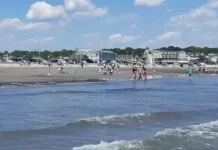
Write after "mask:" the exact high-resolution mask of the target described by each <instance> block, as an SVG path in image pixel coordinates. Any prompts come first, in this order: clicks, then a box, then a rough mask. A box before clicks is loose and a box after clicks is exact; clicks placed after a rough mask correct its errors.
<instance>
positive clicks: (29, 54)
mask: <svg viewBox="0 0 218 150" xmlns="http://www.w3.org/2000/svg"><path fill="white" fill-rule="evenodd" d="M147 48H148V47H147ZM147 48H131V47H126V48H124V49H121V48H111V49H102V50H103V51H112V52H114V53H117V54H118V55H132V56H138V57H141V56H143V54H144V51H145V49H147ZM158 50H161V51H185V52H191V53H204V54H206V55H207V54H209V53H218V48H209V47H203V48H202V47H195V46H190V47H186V48H180V47H174V46H169V47H162V48H159V49H158ZM77 51H79V50H69V49H62V50H59V51H49V50H44V51H22V50H14V51H13V52H8V51H4V52H0V57H1V58H2V57H3V56H4V55H7V54H8V55H10V56H12V57H19V58H23V59H30V58H33V57H41V58H43V59H47V58H48V57H49V58H59V57H69V56H71V55H73V54H75V53H76V52H77Z"/></svg>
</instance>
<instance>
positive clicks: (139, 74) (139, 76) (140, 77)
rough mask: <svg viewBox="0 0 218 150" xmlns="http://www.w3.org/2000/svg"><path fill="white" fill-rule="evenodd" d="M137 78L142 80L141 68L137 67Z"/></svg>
mask: <svg viewBox="0 0 218 150" xmlns="http://www.w3.org/2000/svg"><path fill="white" fill-rule="evenodd" d="M138 80H142V68H141V67H139V69H138Z"/></svg>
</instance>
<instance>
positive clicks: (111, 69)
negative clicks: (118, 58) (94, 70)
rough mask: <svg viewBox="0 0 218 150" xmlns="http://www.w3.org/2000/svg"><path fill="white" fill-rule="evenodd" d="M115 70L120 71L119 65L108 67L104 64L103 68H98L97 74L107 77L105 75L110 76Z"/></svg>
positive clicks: (113, 64)
mask: <svg viewBox="0 0 218 150" xmlns="http://www.w3.org/2000/svg"><path fill="white" fill-rule="evenodd" d="M115 69H117V72H119V70H120V65H119V63H117V64H115V63H112V64H109V65H108V66H106V64H104V65H103V67H101V68H100V70H99V72H100V74H101V75H107V73H109V74H110V75H112V74H113V73H114V71H115Z"/></svg>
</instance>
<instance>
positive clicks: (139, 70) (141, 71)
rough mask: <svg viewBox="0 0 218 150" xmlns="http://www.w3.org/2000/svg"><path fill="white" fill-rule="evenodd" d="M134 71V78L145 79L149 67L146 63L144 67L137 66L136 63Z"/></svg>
mask: <svg viewBox="0 0 218 150" xmlns="http://www.w3.org/2000/svg"><path fill="white" fill-rule="evenodd" d="M132 73H133V76H132V78H133V79H135V80H145V79H147V76H148V73H147V69H146V68H145V66H144V65H142V67H137V66H136V64H133V66H132Z"/></svg>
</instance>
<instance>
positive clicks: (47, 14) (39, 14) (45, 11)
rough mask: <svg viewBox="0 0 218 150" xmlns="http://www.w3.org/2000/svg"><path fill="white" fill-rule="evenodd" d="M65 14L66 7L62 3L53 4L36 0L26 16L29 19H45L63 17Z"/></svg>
mask: <svg viewBox="0 0 218 150" xmlns="http://www.w3.org/2000/svg"><path fill="white" fill-rule="evenodd" d="M65 15H66V14H65V9H64V7H63V6H61V5H58V6H52V5H50V4H48V3H46V2H36V3H34V4H32V5H31V7H30V9H29V11H28V12H27V14H26V18H27V19H29V20H44V19H53V18H57V17H63V16H65Z"/></svg>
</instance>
